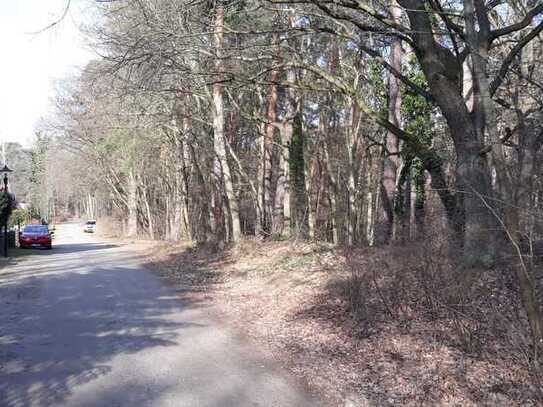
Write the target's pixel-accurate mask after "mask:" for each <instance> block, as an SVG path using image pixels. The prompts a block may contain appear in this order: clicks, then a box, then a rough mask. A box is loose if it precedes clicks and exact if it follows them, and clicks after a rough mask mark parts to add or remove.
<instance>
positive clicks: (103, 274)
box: [0, 244, 204, 407]
mask: <svg viewBox="0 0 543 407" xmlns="http://www.w3.org/2000/svg"><path fill="white" fill-rule="evenodd" d="M115 247H117V246H116V245H110V244H105V245H104V244H102V245H99V244H70V245H59V246H57V247H56V248H55V249H53V250H52V251H36V250H29V252H32V254H37V255H39V256H53V255H55V254H59V253H65V254H75V256H66V257H67V258H68V259H67V260H63V259H64V257H65V256H58V257H57V258H56V260H54V259H53V257H52V260H51V261H55V262H56V263H55V265H49V264H48V265H47V266H48V267H49V268H50V269H51V270H53V271H51V272H47V270H46V268H39V266H38V264H39V261H38V260H39V259H34V260H33V261H31V262H30V263H31V267H30V269H28V270H27V269H26V267H27V266H26V264H27V263H26V262H25V263H24V266H25V268H24V269H23V267H22V266H19V267H17V268H18V270H15V271H14V272H13V274H18V273H19V274H21V275H20V276H18V277H19V278H17V279H14V278H13V276H8V277H6V275H5V274H0V405H1V406H3V407H18V406H30V405H39V406H55V405H58V404H60V403H62V402H63V401H65V400H66V398H67V397H68V396H69V395H70V394H71V391H70V389H73V388H74V387H75V386H76V385H78V384H83V383H87V382H90V381H92V380H94V379H96V378H98V377H100V376H102V375H104V374H107V373H108V372H109V371H110V369H111V368H110V366H109V361H111V359H112V358H114V357H118V356H121V355H125V354H131V353H135V352H139V351H142V350H143V349H146V348H151V347H169V346H173V345H175V344H176V336H177V335H178V333H177V331H178V330H179V329H198V328H201V327H203V326H204V325H200V324H196V323H189V322H182V321H175V320H172V319H169V318H167V317H166V316H167V315H169V314H171V313H173V312H174V311H176V310H179V308H180V306H183V305H186V306H188V305H190V306H191V307H196V306H198V304H196V303H194V302H191V303H189V300H186V301H185V303H184V304H183V303H180V300H179V298H177V297H174V296H167V295H163V294H164V292H163V291H162V290H160V289H158V288H157V287H153V286H151V287H149V285H142V284H141V283H139V282H140V281H141V280H140V279H141V274H142V271H141V270H138V269H134V268H130V266H126V267H125V266H117V267H108V268H107V269H106V268H103V267H93V266H92V265H91V266H89V267H86V268H83V267H82V266H81V265H78V263H77V259H80V255H79V254H81V255H83V254H84V253H85V252H87V253H88V252H94V251H96V256H100V257H101V256H104V255H105V254H106V253H107V250H108V249H112V248H115ZM98 251H100V252H98ZM127 259H128V256H127ZM132 259H133V257H132ZM119 260H120V261H119ZM63 261H64V263H63ZM48 263H49V261H48ZM82 264H85V262H82ZM114 264H116V265H123V264H124V262H123V259H122V256H116V257H115V263H114ZM102 265H103V263H102ZM59 268H60V269H62V272H58V269H59ZM7 279H9V280H10V282H9V283H6V281H5V280H7ZM2 280H4V281H2ZM158 284H159V283H158V282H157V285H158Z"/></svg>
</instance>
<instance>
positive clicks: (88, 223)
mask: <svg viewBox="0 0 543 407" xmlns="http://www.w3.org/2000/svg"><path fill="white" fill-rule="evenodd" d="M87 225H96V221H95V220H88V221H87Z"/></svg>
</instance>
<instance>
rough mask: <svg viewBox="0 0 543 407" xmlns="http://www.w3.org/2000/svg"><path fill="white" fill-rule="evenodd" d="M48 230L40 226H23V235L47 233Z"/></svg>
mask: <svg viewBox="0 0 543 407" xmlns="http://www.w3.org/2000/svg"><path fill="white" fill-rule="evenodd" d="M48 232H49V230H48V229H47V226H41V225H30V226H25V227H24V229H23V233H48Z"/></svg>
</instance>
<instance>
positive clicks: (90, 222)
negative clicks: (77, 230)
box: [83, 219, 96, 233]
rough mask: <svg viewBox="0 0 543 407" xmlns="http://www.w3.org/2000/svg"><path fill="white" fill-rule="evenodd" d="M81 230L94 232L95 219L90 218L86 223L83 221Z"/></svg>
mask: <svg viewBox="0 0 543 407" xmlns="http://www.w3.org/2000/svg"><path fill="white" fill-rule="evenodd" d="M83 231H84V232H85V233H94V232H96V221H95V220H93V219H91V220H88V221H87V223H85V227H84V228H83Z"/></svg>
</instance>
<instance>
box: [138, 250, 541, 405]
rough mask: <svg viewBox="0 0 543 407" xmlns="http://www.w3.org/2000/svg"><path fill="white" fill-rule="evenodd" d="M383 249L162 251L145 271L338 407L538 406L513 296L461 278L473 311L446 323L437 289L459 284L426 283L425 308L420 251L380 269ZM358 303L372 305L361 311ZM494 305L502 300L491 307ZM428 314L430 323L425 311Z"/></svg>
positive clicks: (493, 283) (488, 277) (497, 285)
mask: <svg viewBox="0 0 543 407" xmlns="http://www.w3.org/2000/svg"><path fill="white" fill-rule="evenodd" d="M386 250H390V249H372V250H367V249H366V250H365V251H361V252H359V253H357V254H356V255H355V254H350V253H345V252H342V251H340V250H337V249H334V248H333V247H332V246H328V245H322V244H301V243H296V244H294V243H289V242H266V243H263V242H257V241H244V242H242V243H240V244H238V245H237V246H236V247H234V248H231V249H228V250H226V251H224V252H221V253H217V252H215V251H212V250H209V249H206V248H193V247H191V246H190V245H183V244H177V245H174V244H169V243H161V244H158V245H153V249H152V250H151V251H150V252H149V264H148V266H149V267H150V268H151V269H153V270H154V271H155V272H157V273H159V274H160V275H161V276H162V277H164V278H166V279H167V280H168V281H169V282H170V283H171V284H174V285H175V286H177V287H178V288H179V289H180V290H182V291H183V293H184V295H187V294H189V295H194V296H197V297H199V298H200V299H202V298H206V299H207V300H208V301H211V302H212V303H213V304H214V305H216V307H215V308H216V310H217V313H218V316H219V317H221V318H222V319H223V320H224V321H225V323H227V324H229V325H233V326H234V327H235V328H236V329H238V330H239V331H240V332H241V333H242V334H243V335H245V336H248V337H249V338H251V339H252V340H254V341H255V342H257V343H259V344H260V345H261V346H262V347H263V348H265V349H266V350H267V351H269V352H270V353H271V354H272V355H273V356H274V357H275V358H276V359H277V360H278V361H279V363H281V364H282V365H283V366H284V367H286V368H287V369H288V370H290V371H291V372H292V373H293V374H294V375H296V376H298V377H299V378H301V379H302V380H303V381H305V383H306V384H307V386H308V387H309V389H310V390H311V391H313V392H316V393H318V394H319V395H320V396H321V397H323V399H325V400H327V402H328V403H329V404H330V405H332V406H361V407H364V406H399V405H401V406H539V405H542V404H541V403H542V400H543V399H542V398H541V381H540V380H539V381H538V380H537V377H536V375H535V374H534V373H533V371H532V370H531V369H529V367H528V366H529V355H528V353H529V352H526V351H525V349H526V348H527V347H528V346H529V345H527V344H526V341H527V340H526V338H524V337H522V335H519V334H518V332H519V329H521V328H522V329H524V328H525V326H524V325H525V321H523V317H522V316H519V315H520V314H519V307H518V304H517V303H515V302H514V301H509V300H507V298H509V297H511V295H510V294H511V292H508V291H507V290H513V291H514V287H509V288H504V287H505V286H507V284H508V283H507V282H505V283H504V282H503V281H501V280H500V278H495V277H494V275H495V274H493V273H488V274H485V275H483V277H480V278H479V279H481V278H482V280H483V281H484V282H483V283H482V284H480V285H477V284H474V283H473V281H472V280H470V279H469V278H466V280H467V282H466V284H469V288H465V289H463V288H462V287H460V289H462V290H464V291H469V292H472V293H473V297H470V296H467V297H465V298H464V299H465V301H468V300H469V301H471V302H470V303H469V304H467V303H466V304H464V305H466V306H465V307H462V308H461V311H456V312H455V313H453V315H452V316H447V313H445V314H444V313H443V312H442V309H447V306H445V305H444V304H442V303H440V299H442V298H443V296H444V295H445V294H444V293H443V292H441V291H440V290H442V289H441V288H440V287H439V284H443V288H444V287H445V285H446V286H452V285H453V284H452V282H451V281H444V280H443V281H437V280H435V279H433V280H432V279H431V278H429V277H428V276H426V277H425V279H426V280H427V281H426V283H428V284H429V285H432V284H434V285H435V287H434V288H435V292H434V294H435V295H434V294H429V295H428V296H429V298H433V300H432V301H430V302H431V304H429V303H428V301H426V300H425V299H424V298H421V297H424V295H421V293H420V292H416V291H412V290H410V288H408V287H410V286H412V285H417V284H416V283H415V282H414V281H411V282H409V281H407V280H406V277H405V276H406V275H409V273H408V272H407V270H408V269H409V268H410V267H411V266H410V264H411V263H409V254H413V253H414V251H413V248H404V249H400V250H404V252H403V253H402V252H396V253H392V255H393V257H394V256H398V258H402V256H403V258H404V259H405V261H401V262H396V265H397V267H396V268H395V267H394V266H391V263H390V262H388V263H386V262H385V263H380V262H379V261H378V260H377V259H379V258H381V257H382V256H385V255H387V256H390V254H391V253H390V252H389V251H386ZM406 253H407V254H406ZM355 257H356V258H357V259H359V260H357V261H353V260H352V259H353V258H355ZM415 258H416V256H415ZM360 259H362V260H360ZM419 260H420V259H417V260H416V262H419ZM353 264H354V266H353ZM417 264H418V263H417ZM376 267H377V268H376ZM364 268H367V269H368V270H370V269H372V271H371V273H370V274H369V275H368V270H365V271H363V272H361V271H360V269H364ZM375 270H377V271H375ZM483 274H484V273H483ZM360 275H362V276H364V278H366V279H368V278H369V283H363V281H364V278H362V279H360V280H356V277H357V276H360ZM368 276H369V277H368ZM398 276H401V278H400V279H399V280H398ZM430 280H431V281H430ZM353 281H354V282H358V283H357V284H354V283H353ZM387 282H388V283H387ZM426 283H425V284H424V285H426ZM472 287H475V288H473V289H472ZM427 288H428V287H427ZM457 288H459V287H457ZM481 293H484V295H482V294H481ZM447 295H449V296H450V292H449V291H447ZM357 296H366V297H367V298H364V299H363V300H362V301H360V303H357V302H356V301H353V298H355V297H357ZM487 297H488V298H494V299H495V300H496V301H495V302H492V301H491V304H486V305H485V304H484V302H485V301H486V302H487ZM466 298H467V300H466ZM395 299H397V301H396V300H395ZM449 300H451V299H450V298H449ZM456 300H457V299H455V301H456ZM475 302H477V303H475ZM432 304H433V305H432ZM432 306H433V307H434V308H435V309H434V310H433V311H432V312H431V313H430V314H432V315H430V316H429V315H426V314H424V313H423V312H422V311H421V310H422V309H428V307H432ZM485 307H486V308H485ZM493 307H494V308H493ZM495 307H498V308H499V307H502V308H500V309H498V310H497V312H496V313H495V314H496V315H494V313H491V314H492V315H489V313H488V312H486V311H485V312H483V313H482V314H477V313H475V312H471V311H470V310H471V309H474V310H477V312H479V311H481V310H482V309H483V308H485V309H488V308H492V309H494V310H496V308H495ZM355 308H356V309H355ZM451 309H452V307H451ZM475 316H478V317H479V318H480V319H481V320H480V321H475ZM519 324H520V325H522V327H520V328H519ZM519 338H520V339H519Z"/></svg>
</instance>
